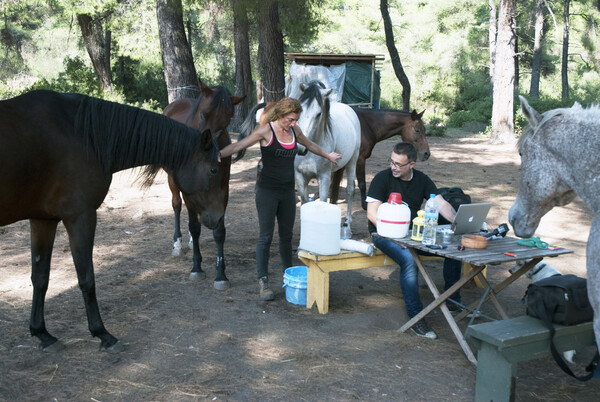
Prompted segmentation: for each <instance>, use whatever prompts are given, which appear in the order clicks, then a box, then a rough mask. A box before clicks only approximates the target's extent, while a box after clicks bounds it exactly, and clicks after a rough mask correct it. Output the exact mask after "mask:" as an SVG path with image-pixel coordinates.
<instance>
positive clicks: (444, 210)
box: [367, 194, 456, 222]
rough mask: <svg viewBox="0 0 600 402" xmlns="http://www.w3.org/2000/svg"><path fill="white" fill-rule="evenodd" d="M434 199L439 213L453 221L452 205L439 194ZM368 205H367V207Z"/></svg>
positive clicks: (454, 213)
mask: <svg viewBox="0 0 600 402" xmlns="http://www.w3.org/2000/svg"><path fill="white" fill-rule="evenodd" d="M435 200H436V201H437V203H438V207H439V208H440V211H439V212H440V215H442V216H443V217H444V218H446V219H447V220H448V221H449V222H454V215H456V211H455V210H454V208H452V205H450V203H449V202H448V201H446V199H445V198H444V197H442V196H441V195H439V194H438V195H436V196H435ZM368 207H369V206H368V205H367V208H368Z"/></svg>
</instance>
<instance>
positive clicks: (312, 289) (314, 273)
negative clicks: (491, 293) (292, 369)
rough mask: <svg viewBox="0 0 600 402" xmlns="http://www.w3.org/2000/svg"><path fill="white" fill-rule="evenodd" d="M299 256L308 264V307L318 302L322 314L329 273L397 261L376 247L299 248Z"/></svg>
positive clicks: (468, 267) (466, 267) (466, 266)
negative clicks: (324, 251)
mask: <svg viewBox="0 0 600 402" xmlns="http://www.w3.org/2000/svg"><path fill="white" fill-rule="evenodd" d="M298 257H299V258H300V260H301V261H302V262H303V263H304V264H305V265H306V266H307V279H306V282H307V283H306V307H307V308H309V309H310V308H312V306H313V305H314V304H315V303H316V304H317V309H318V310H319V313H321V314H327V313H328V312H329V273H330V272H337V271H350V270H355V269H363V268H371V267H381V266H385V265H395V264H396V263H395V262H394V260H392V259H391V258H390V257H388V256H387V255H385V254H383V253H382V252H381V251H380V250H378V249H375V252H374V255H373V256H369V255H366V254H362V253H359V252H356V251H349V250H342V251H341V253H340V254H336V255H320V254H315V253H313V252H310V251H306V250H302V249H299V250H298ZM420 258H421V259H422V260H423V259H434V258H435V259H441V257H437V256H431V257H426V256H421V257H420ZM467 270H471V265H470V264H468V263H465V264H464V267H463V271H464V272H466V271H467Z"/></svg>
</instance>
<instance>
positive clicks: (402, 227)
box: [377, 193, 410, 239]
mask: <svg viewBox="0 0 600 402" xmlns="http://www.w3.org/2000/svg"><path fill="white" fill-rule="evenodd" d="M409 225H410V208H409V207H408V205H406V203H404V202H402V196H401V195H400V193H391V194H390V197H389V199H388V202H384V203H383V204H381V205H380V206H379V208H378V209H377V234H379V235H380V236H384V237H390V238H392V239H400V238H402V237H405V236H406V235H407V234H408V227H409Z"/></svg>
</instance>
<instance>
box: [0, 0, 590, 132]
mask: <svg viewBox="0 0 600 402" xmlns="http://www.w3.org/2000/svg"><path fill="white" fill-rule="evenodd" d="M503 1H504V0H503ZM509 2H510V1H509ZM512 2H513V3H514V5H515V9H514V10H515V13H514V17H513V20H512V21H511V30H512V32H513V33H514V34H515V36H514V51H515V55H514V66H511V68H512V67H514V70H515V75H514V80H513V86H514V97H515V98H516V96H517V95H518V94H524V95H526V96H528V97H530V96H529V95H532V96H531V97H530V101H531V103H532V105H533V106H534V107H536V108H537V109H538V110H540V111H544V110H547V109H550V108H554V107H560V106H571V105H572V104H573V102H574V101H578V102H580V103H582V104H583V105H589V104H591V103H595V102H597V101H598V99H600V96H599V95H600V74H599V72H600V49H599V44H600V28H599V25H598V24H599V22H600V0H563V1H545V0H518V1H516V2H514V0H513V1H512ZM160 3H166V4H168V3H169V1H165V0H86V1H81V0H0V12H1V21H0V42H1V44H2V50H1V53H0V99H6V98H10V97H12V96H16V95H18V94H20V93H23V92H27V91H30V90H33V89H39V88H47V89H53V90H57V91H62V92H78V93H84V94H88V95H93V96H98V97H102V98H105V99H109V100H114V101H117V102H121V103H127V104H131V105H134V106H139V107H143V108H146V109H150V110H154V111H157V112H161V111H162V109H163V108H164V107H165V106H166V105H167V104H168V100H169V98H168V91H167V83H166V82H165V75H164V69H163V61H162V58H161V44H160V38H159V21H158V19H157V7H158V6H159V4H160ZM268 3H269V4H270V3H271V2H269V1H259V0H220V1H204V0H184V1H183V2H182V5H183V9H182V14H183V22H184V26H185V33H186V36H187V41H188V43H189V47H190V49H191V53H192V56H193V63H194V67H195V70H196V73H197V75H198V78H199V79H201V80H202V81H203V82H204V83H205V84H207V85H224V86H226V87H227V88H229V90H230V91H231V92H232V93H236V55H235V43H234V40H235V34H234V32H235V30H234V25H235V24H234V12H233V9H234V6H235V5H236V4H237V5H240V4H241V5H242V6H243V8H244V9H245V11H246V15H247V18H248V36H249V38H248V39H249V45H250V46H249V50H250V62H251V72H250V74H251V77H252V80H253V81H256V80H259V79H260V69H261V63H260V62H259V60H260V57H259V56H260V50H259V42H260V41H259V38H261V12H263V9H264V8H265V7H267V4H268ZM382 3H383V2H382ZM385 3H387V5H388V11H389V17H390V20H391V22H392V33H393V35H394V44H395V47H396V49H397V50H398V53H399V57H400V60H401V62H402V68H403V70H404V73H405V75H406V77H407V79H408V80H409V81H410V87H411V95H410V107H411V109H412V108H415V109H418V110H419V111H420V110H426V114H425V120H426V122H427V123H428V133H429V134H432V135H444V133H446V132H447V130H449V129H451V128H452V127H457V128H460V127H465V126H469V127H471V128H475V129H476V130H478V131H481V132H482V135H486V134H489V133H490V131H491V122H492V103H493V96H492V90H491V83H492V82H493V79H492V74H493V67H491V66H492V64H491V60H492V59H493V46H490V43H493V42H495V40H496V39H495V37H494V35H496V27H495V26H493V25H494V24H495V23H496V22H495V20H494V19H493V18H492V12H491V10H493V13H494V14H496V9H497V8H498V7H500V6H501V2H500V1H496V2H495V1H492V0H489V1H488V0H421V1H408V2H406V1H404V2H402V1H397V0H389V1H387V2H385ZM540 6H541V9H542V18H543V27H542V29H543V37H542V41H541V43H540V45H539V46H538V47H539V49H540V50H539V52H538V54H539V55H540V58H539V64H538V66H539V67H534V63H535V61H534V59H535V57H534V55H535V52H534V50H535V47H536V46H535V32H536V10H537V13H538V16H539V12H540V11H539V9H540ZM82 15H84V16H90V17H91V18H94V19H96V20H97V21H99V22H100V27H101V29H102V35H103V38H104V40H105V41H106V42H107V43H108V46H106V47H105V51H106V52H107V53H108V54H106V55H105V56H106V57H107V58H108V60H109V66H110V76H111V85H110V88H108V89H107V87H106V85H103V83H102V82H101V79H99V75H98V74H97V70H95V69H94V67H93V65H92V62H91V60H90V56H89V53H88V51H86V46H85V43H84V36H83V35H82V30H81V29H80V26H82V25H81V23H80V22H81V21H78V19H79V18H81V17H80V16H82ZM278 18H279V20H278V27H279V28H280V30H281V32H282V34H283V47H284V48H283V50H284V51H285V52H311V53H312V52H314V53H339V54H380V55H383V56H385V60H384V62H383V64H382V66H383V67H382V70H381V71H380V74H381V101H380V106H381V107H382V108H394V109H402V107H403V97H402V92H403V87H402V85H401V83H400V81H399V79H398V78H397V71H395V69H394V67H393V66H392V61H391V58H390V53H389V52H388V49H389V48H388V46H386V33H385V26H384V25H385V24H384V18H382V12H381V9H380V2H379V1H375V0H345V1H344V0H288V1H280V2H279V3H278ZM538 21H539V18H538ZM78 22H79V23H78ZM538 29H539V28H538ZM565 44H566V45H568V46H566V47H565ZM511 46H513V45H511ZM106 49H107V50H106ZM538 73H539V89H536V90H534V87H533V86H532V82H534V81H537V78H534V79H533V80H532V76H535V75H536V74H538ZM258 88H259V89H260V87H258ZM237 92H238V93H239V88H237ZM246 92H252V93H244V94H245V95H247V96H248V99H249V101H250V102H251V103H252V104H254V103H255V102H256V100H257V99H256V86H253V87H250V88H249V90H248V91H246ZM513 104H514V109H515V111H516V109H517V107H518V104H519V102H518V100H516V99H515V101H514V102H513ZM523 124H524V123H523V119H522V118H520V117H519V116H517V117H516V120H515V134H516V135H518V134H519V132H520V130H521V129H522V126H523Z"/></svg>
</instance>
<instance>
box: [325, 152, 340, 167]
mask: <svg viewBox="0 0 600 402" xmlns="http://www.w3.org/2000/svg"><path fill="white" fill-rule="evenodd" d="M341 157H342V155H340V154H338V153H337V152H330V153H328V154H327V159H329V161H331V163H333V164H335V165H337V160H338V159H340V158H341Z"/></svg>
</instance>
